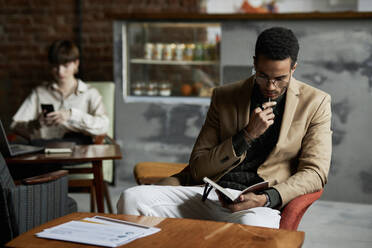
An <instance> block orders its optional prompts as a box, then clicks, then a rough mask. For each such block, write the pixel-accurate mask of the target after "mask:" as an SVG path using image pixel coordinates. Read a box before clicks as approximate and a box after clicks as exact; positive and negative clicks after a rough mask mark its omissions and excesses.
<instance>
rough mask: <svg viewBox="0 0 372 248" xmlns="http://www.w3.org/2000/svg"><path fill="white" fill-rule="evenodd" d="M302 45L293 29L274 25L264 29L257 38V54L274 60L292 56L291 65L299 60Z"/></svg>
mask: <svg viewBox="0 0 372 248" xmlns="http://www.w3.org/2000/svg"><path fill="white" fill-rule="evenodd" d="M299 49H300V46H299V44H298V40H297V38H296V36H295V35H294V33H293V32H292V30H290V29H287V28H282V27H273V28H269V29H266V30H264V31H263V32H262V33H261V34H260V35H259V36H258V38H257V42H256V49H255V56H256V59H257V58H258V56H259V55H263V56H265V57H266V58H268V59H272V60H283V59H286V58H291V67H293V66H294V65H295V63H296V62H297V56H298V51H299Z"/></svg>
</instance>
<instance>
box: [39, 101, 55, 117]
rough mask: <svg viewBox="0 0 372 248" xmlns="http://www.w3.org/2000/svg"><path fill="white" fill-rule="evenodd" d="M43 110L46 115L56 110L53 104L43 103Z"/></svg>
mask: <svg viewBox="0 0 372 248" xmlns="http://www.w3.org/2000/svg"><path fill="white" fill-rule="evenodd" d="M41 110H42V111H43V115H44V117H46V116H47V114H49V113H50V112H54V107H53V104H41Z"/></svg>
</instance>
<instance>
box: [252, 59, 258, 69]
mask: <svg viewBox="0 0 372 248" xmlns="http://www.w3.org/2000/svg"><path fill="white" fill-rule="evenodd" d="M253 67H254V70H255V71H257V69H256V68H257V57H256V56H253Z"/></svg>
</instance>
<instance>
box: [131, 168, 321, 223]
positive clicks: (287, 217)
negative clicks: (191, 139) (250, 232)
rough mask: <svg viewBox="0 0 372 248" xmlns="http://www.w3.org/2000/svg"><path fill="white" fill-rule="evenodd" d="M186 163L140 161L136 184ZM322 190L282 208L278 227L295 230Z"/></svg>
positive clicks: (156, 178) (151, 181) (155, 179)
mask: <svg viewBox="0 0 372 248" xmlns="http://www.w3.org/2000/svg"><path fill="white" fill-rule="evenodd" d="M186 165H187V164H181V163H167V162H140V163H138V164H136V165H135V167H134V171H133V172H134V177H135V178H136V181H137V183H138V184H154V183H156V182H158V181H159V180H160V179H162V178H165V177H169V176H171V175H174V174H176V173H178V172H180V171H181V170H182V169H183V168H185V166H186ZM322 193H323V190H320V191H318V192H315V193H310V194H306V195H302V196H299V197H297V198H295V199H293V200H292V201H291V202H289V203H288V204H287V205H286V206H285V207H284V208H283V209H282V214H281V216H282V218H281V220H280V227H279V228H280V229H286V230H297V227H298V225H299V224H300V221H301V219H302V216H303V215H304V213H305V212H306V210H307V209H308V208H309V207H310V205H311V204H312V203H313V202H314V201H316V200H317V199H319V198H320V196H321V195H322Z"/></svg>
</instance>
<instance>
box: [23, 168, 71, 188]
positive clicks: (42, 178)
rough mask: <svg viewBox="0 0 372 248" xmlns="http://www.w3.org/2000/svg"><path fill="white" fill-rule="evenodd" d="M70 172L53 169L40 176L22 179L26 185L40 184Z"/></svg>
mask: <svg viewBox="0 0 372 248" xmlns="http://www.w3.org/2000/svg"><path fill="white" fill-rule="evenodd" d="M67 174H68V171H67V170H58V171H53V172H50V173H46V174H42V175H40V176H35V177H29V178H25V179H23V180H22V184H24V185H32V184H39V183H46V182H51V181H55V180H57V179H59V178H61V177H63V176H66V175H67Z"/></svg>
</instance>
